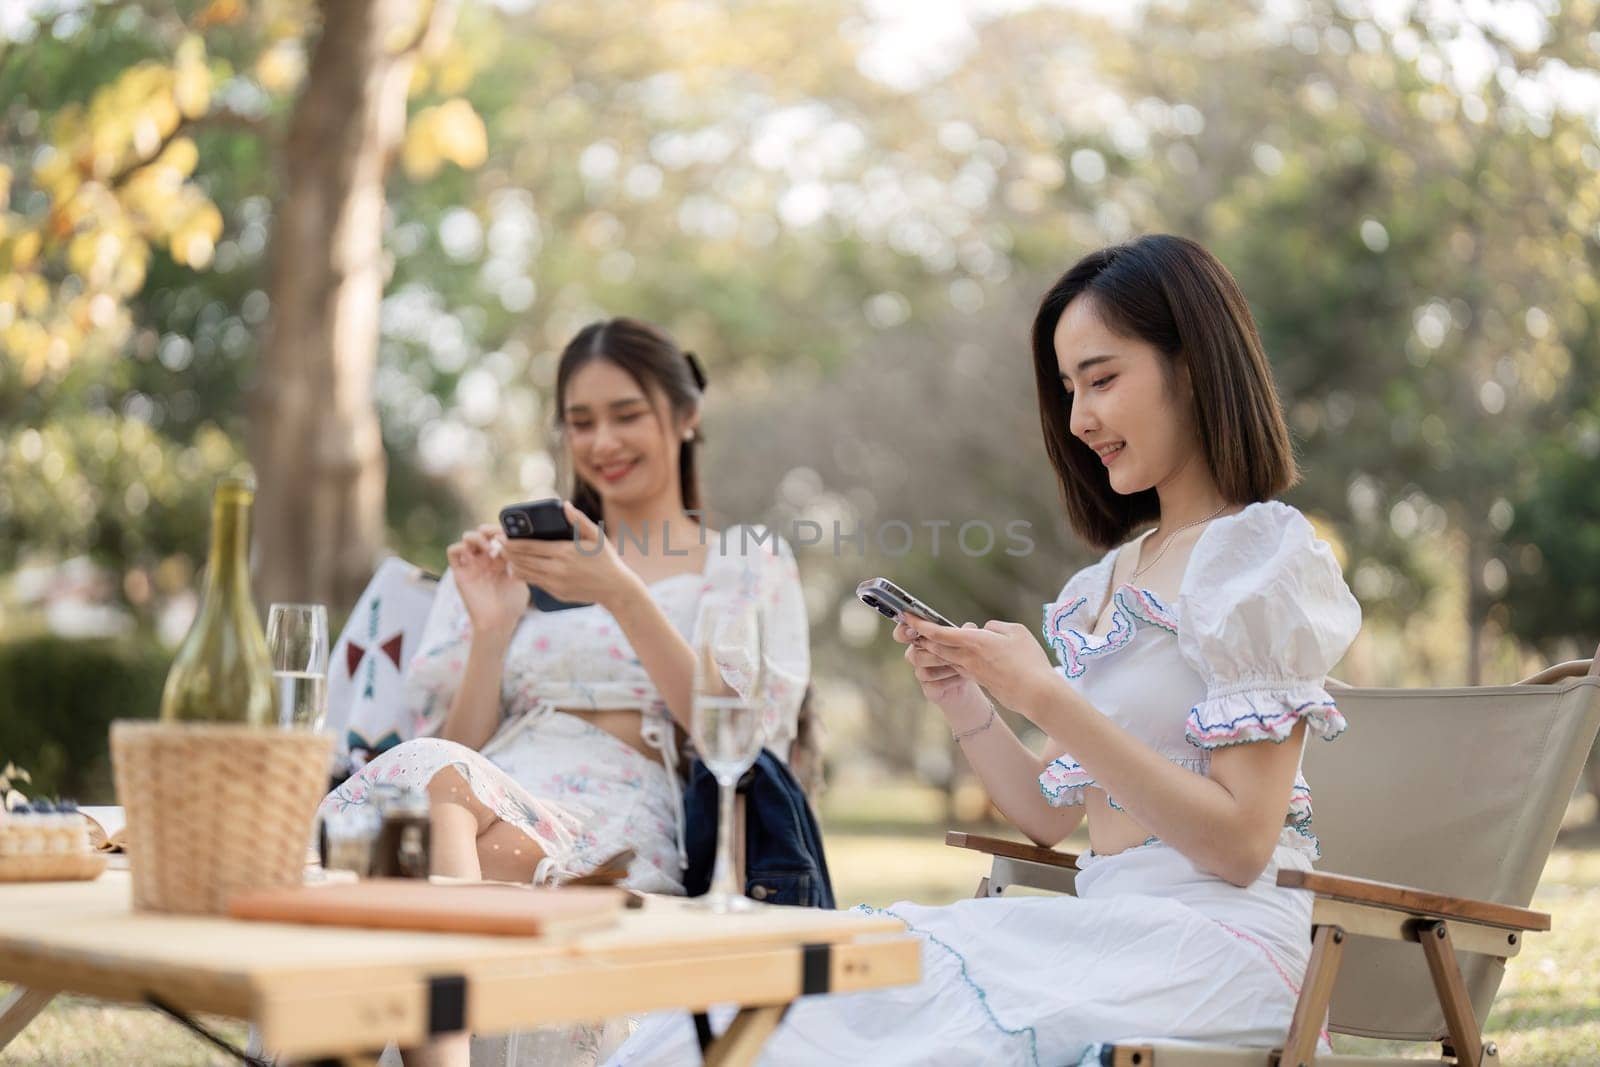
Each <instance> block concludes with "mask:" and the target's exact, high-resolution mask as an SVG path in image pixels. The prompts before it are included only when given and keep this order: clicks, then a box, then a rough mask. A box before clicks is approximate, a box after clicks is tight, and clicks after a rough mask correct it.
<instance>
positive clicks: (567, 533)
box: [500, 496, 573, 541]
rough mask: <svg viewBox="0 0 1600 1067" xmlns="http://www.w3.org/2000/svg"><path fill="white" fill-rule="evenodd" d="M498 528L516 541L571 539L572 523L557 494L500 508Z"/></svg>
mask: <svg viewBox="0 0 1600 1067" xmlns="http://www.w3.org/2000/svg"><path fill="white" fill-rule="evenodd" d="M500 528H501V529H502V530H504V531H505V532H506V536H507V537H510V538H512V539H515V540H528V541H570V540H572V537H573V529H572V523H570V522H568V521H567V513H566V512H565V511H563V510H562V508H561V498H560V497H555V496H552V497H548V498H546V499H544V500H534V501H530V502H529V503H526V504H512V505H511V506H510V507H505V508H501V509H500Z"/></svg>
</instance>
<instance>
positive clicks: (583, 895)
mask: <svg viewBox="0 0 1600 1067" xmlns="http://www.w3.org/2000/svg"><path fill="white" fill-rule="evenodd" d="M626 900H627V893H626V892H625V891H624V890H621V889H611V888H601V887H586V886H584V887H580V886H567V887H564V888H561V889H535V888H533V887H532V886H511V885H480V884H476V883H470V882H469V883H461V884H441V883H437V882H424V881H419V880H413V879H407V878H368V879H365V880H363V881H360V882H342V883H335V884H331V885H304V886H293V887H290V888H287V889H265V890H255V891H250V892H245V893H235V894H234V895H233V896H231V897H229V898H228V914H229V915H231V916H232V917H233V918H235V919H259V920H263V921H267V922H286V923H312V924H319V925H328V926H367V927H375V928H378V929H385V930H433V931H439V932H446V933H463V934H507V935H513V936H520V937H537V936H540V935H542V934H565V933H575V932H582V931H588V930H595V929H603V928H604V927H607V926H611V925H613V924H615V923H616V922H617V919H618V917H619V916H620V915H621V913H622V909H623V907H624V905H625V903H626Z"/></svg>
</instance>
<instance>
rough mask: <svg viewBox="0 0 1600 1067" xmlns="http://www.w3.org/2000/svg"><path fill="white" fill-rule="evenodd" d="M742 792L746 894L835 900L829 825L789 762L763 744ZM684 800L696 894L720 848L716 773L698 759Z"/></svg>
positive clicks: (690, 889) (822, 903)
mask: <svg viewBox="0 0 1600 1067" xmlns="http://www.w3.org/2000/svg"><path fill="white" fill-rule="evenodd" d="M739 792H740V793H741V794H743V795H744V798H745V871H744V876H745V884H744V891H745V895H746V896H749V897H752V898H754V899H756V900H760V901H764V902H766V903H768V904H798V905H803V906H806V907H813V908H832V907H835V906H836V905H835V904H834V899H833V883H832V882H831V881H830V880H829V878H828V861H827V859H826V858H825V857H824V856H823V854H822V831H821V830H820V829H819V828H818V826H817V819H816V816H815V815H814V814H812V811H811V805H810V804H809V803H807V802H806V795H805V793H804V791H802V790H801V788H800V784H799V783H798V782H796V781H795V778H794V775H793V774H791V773H790V772H789V768H788V767H786V766H784V764H783V761H782V760H780V759H778V757H776V756H774V755H773V754H772V753H771V752H768V751H766V750H765V749H763V750H762V752H761V755H760V756H758V757H757V758H756V762H755V763H754V764H753V765H752V766H751V768H750V769H749V770H748V771H746V772H745V774H744V777H743V778H742V779H740V781H739ZM683 807H684V817H685V821H686V823H687V831H686V845H687V853H688V860H689V865H688V868H687V869H686V870H685V871H684V872H683V888H684V891H685V892H687V893H688V894H689V895H690V896H692V897H695V896H700V895H701V894H702V893H704V892H706V890H708V889H709V888H710V886H711V869H712V867H713V865H714V864H715V863H716V855H717V779H716V777H715V776H714V775H713V774H712V773H711V772H710V771H709V770H707V769H706V766H705V764H704V763H702V762H700V761H699V760H695V761H694V766H693V767H692V768H691V770H690V772H689V785H688V787H687V788H686V789H685V790H684V794H683Z"/></svg>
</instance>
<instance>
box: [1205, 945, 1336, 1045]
mask: <svg viewBox="0 0 1600 1067" xmlns="http://www.w3.org/2000/svg"><path fill="white" fill-rule="evenodd" d="M1211 921H1212V922H1214V923H1216V924H1217V925H1218V926H1220V927H1222V928H1223V929H1224V930H1226V931H1227V932H1228V933H1230V934H1232V935H1233V936H1234V937H1236V938H1238V939H1239V940H1240V941H1243V942H1245V943H1246V944H1250V945H1254V946H1255V947H1256V949H1257V950H1259V951H1260V953H1261V954H1262V955H1263V956H1265V957H1267V962H1268V963H1270V964H1272V969H1273V970H1274V971H1277V972H1278V977H1279V978H1281V979H1283V984H1284V985H1286V986H1288V987H1289V992H1290V993H1292V994H1294V996H1295V999H1297V1000H1298V999H1299V997H1300V986H1299V984H1298V983H1296V982H1295V980H1294V979H1293V978H1291V977H1289V972H1288V971H1286V970H1284V969H1283V964H1281V963H1279V962H1278V957H1276V956H1274V955H1273V954H1272V949H1270V948H1268V947H1267V946H1266V944H1265V943H1263V942H1262V941H1261V940H1260V939H1259V938H1255V937H1252V936H1250V935H1249V934H1247V933H1245V932H1244V931H1243V930H1237V929H1235V928H1234V927H1232V926H1229V925H1228V924H1227V923H1225V922H1223V921H1222V920H1221V919H1212V920H1211ZM1318 1036H1319V1037H1321V1038H1322V1040H1323V1042H1324V1043H1326V1044H1331V1043H1332V1041H1331V1039H1330V1038H1329V1037H1328V1031H1327V1029H1326V1028H1319V1029H1318ZM1319 1051H1320V1050H1319Z"/></svg>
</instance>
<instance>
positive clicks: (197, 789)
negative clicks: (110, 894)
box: [111, 720, 333, 914]
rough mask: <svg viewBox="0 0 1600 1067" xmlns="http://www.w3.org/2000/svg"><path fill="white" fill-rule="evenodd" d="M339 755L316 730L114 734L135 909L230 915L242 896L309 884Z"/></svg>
mask: <svg viewBox="0 0 1600 1067" xmlns="http://www.w3.org/2000/svg"><path fill="white" fill-rule="evenodd" d="M332 749H333V741H332V738H331V737H329V736H328V735H327V734H323V733H317V732H313V731H310V730H268V729H258V728H256V727H250V726H233V725H210V724H200V723H183V724H167V723H155V722H141V721H129V720H120V721H118V722H115V723H112V724H111V763H112V772H113V775H114V776H115V779H116V787H117V797H118V799H119V800H121V801H122V806H123V808H124V809H125V810H126V812H127V849H128V861H129V866H130V867H131V869H132V874H133V905H134V907H135V908H140V909H144V910H148V911H174V912H191V913H204V914H222V913H223V912H225V911H226V910H227V903H228V895H229V894H230V893H233V892H235V891H237V890H241V889H266V888H271V887H275V886H284V885H295V884H298V883H299V882H300V880H301V877H302V874H303V872H304V870H305V864H306V849H307V846H308V845H309V843H310V841H311V829H312V821H313V819H314V818H315V816H316V810H317V804H318V802H319V801H321V799H322V796H323V793H324V791H325V790H326V789H327V786H328V769H329V763H330V760H331V757H332Z"/></svg>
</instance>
